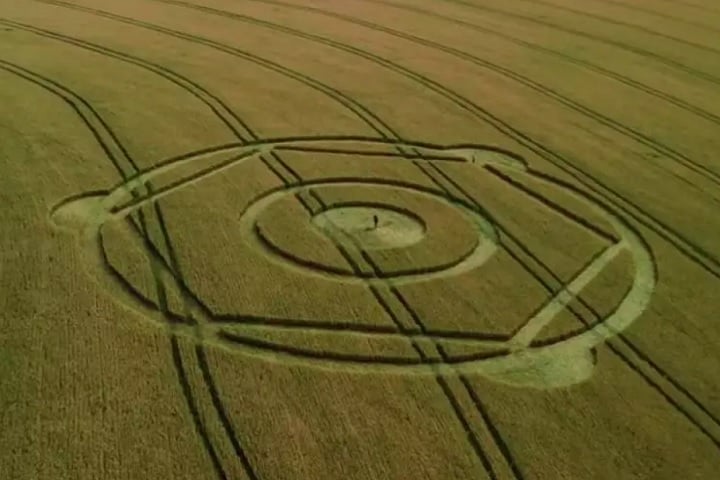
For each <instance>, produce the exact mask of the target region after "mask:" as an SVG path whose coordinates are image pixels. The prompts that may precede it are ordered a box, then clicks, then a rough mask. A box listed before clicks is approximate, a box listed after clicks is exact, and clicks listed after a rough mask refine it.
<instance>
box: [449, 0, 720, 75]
mask: <svg viewBox="0 0 720 480" xmlns="http://www.w3.org/2000/svg"><path fill="white" fill-rule="evenodd" d="M441 1H443V2H447V3H454V4H457V5H463V6H465V7H468V8H470V9H472V10H479V11H485V12H490V13H494V14H496V15H500V16H505V17H509V18H514V19H516V20H521V21H524V22H529V23H534V24H537V25H542V26H543V27H547V28H550V29H552V30H557V31H561V32H565V33H569V34H571V35H575V36H578V37H583V38H587V39H589V40H593V41H596V42H599V43H604V44H606V45H610V46H612V47H615V48H619V49H620V50H625V51H627V52H631V53H634V54H636V55H639V56H641V57H644V58H648V59H650V60H654V61H656V62H659V63H662V64H664V65H667V66H669V67H671V68H674V69H676V70H678V71H681V72H685V73H687V74H689V75H690V76H692V77H695V78H699V79H702V80H705V81H707V82H710V83H713V84H715V85H720V77H717V76H715V75H713V74H710V73H707V72H703V71H701V70H697V69H696V68H693V67H690V66H688V65H685V64H684V63H682V62H678V61H677V60H672V59H670V58H667V57H664V56H662V55H659V54H657V53H655V52H652V51H650V50H645V49H643V48H640V47H635V46H632V45H628V44H626V43H623V42H620V41H618V40H613V39H609V38H605V37H602V36H599V35H594V34H591V33H587V32H584V31H582V30H576V29H573V28H569V27H565V26H563V25H558V24H557V23H552V22H548V21H545V20H542V19H539V18H535V17H532V16H527V15H521V14H519V13H515V12H509V11H507V10H498V9H495V8H492V7H488V6H485V5H479V4H477V3H472V2H468V1H465V0H441Z"/></svg>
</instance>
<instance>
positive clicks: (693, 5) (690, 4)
mask: <svg viewBox="0 0 720 480" xmlns="http://www.w3.org/2000/svg"><path fill="white" fill-rule="evenodd" d="M662 1H663V2H666V3H668V2H669V3H672V4H677V5H685V6H687V7H690V8H695V9H697V10H703V11H705V12H708V13H720V9H719V8H710V7H708V6H707V5H699V4H697V3H694V2H687V1H684V0H662Z"/></svg>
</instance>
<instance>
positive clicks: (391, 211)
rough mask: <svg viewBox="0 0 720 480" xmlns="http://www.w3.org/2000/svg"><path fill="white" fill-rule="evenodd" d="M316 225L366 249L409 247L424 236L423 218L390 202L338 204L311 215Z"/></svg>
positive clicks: (334, 236) (329, 234)
mask: <svg viewBox="0 0 720 480" xmlns="http://www.w3.org/2000/svg"><path fill="white" fill-rule="evenodd" d="M312 222H313V225H315V226H316V227H317V228H319V229H320V230H322V231H323V233H325V234H326V235H328V236H329V237H330V238H332V239H335V240H349V241H351V242H352V243H354V244H355V245H357V246H358V247H360V248H362V249H364V250H385V249H390V248H402V247H408V246H410V245H413V244H415V243H418V242H420V241H421V240H422V239H423V237H424V236H425V224H424V223H423V221H422V220H421V219H420V218H419V217H417V216H415V215H413V214H410V213H409V212H403V211H401V210H400V209H395V208H389V207H387V206H379V205H377V206H374V205H364V206H335V207H332V208H330V209H328V210H325V211H324V212H322V213H319V214H317V215H315V216H314V217H313V219H312Z"/></svg>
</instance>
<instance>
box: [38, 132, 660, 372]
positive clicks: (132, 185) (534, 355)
mask: <svg viewBox="0 0 720 480" xmlns="http://www.w3.org/2000/svg"><path fill="white" fill-rule="evenodd" d="M324 141H326V140H325V139H323V138H322V137H320V138H307V139H300V140H298V139H295V140H292V141H291V142H286V141H272V140H267V141H263V142H257V143H255V144H249V145H231V146H225V147H222V148H219V149H216V150H215V151H213V152H208V151H204V152H199V153H197V154H189V155H186V156H184V157H182V158H180V159H177V160H174V161H172V162H163V163H161V164H159V166H156V167H154V168H151V169H149V170H147V171H145V172H142V173H141V174H139V175H137V176H136V177H134V178H132V179H130V180H128V181H127V182H125V183H124V184H122V185H120V186H119V187H117V188H115V189H114V190H112V191H110V192H108V193H107V194H103V195H99V194H93V195H89V196H81V197H79V198H73V199H70V200H68V201H66V202H64V203H63V204H61V205H60V206H58V207H57V208H56V209H55V210H54V211H53V215H52V217H53V220H54V221H55V222H56V223H57V224H59V226H62V227H65V228H70V229H73V230H74V231H76V232H78V233H79V238H80V239H81V243H82V244H83V247H84V249H85V251H87V252H90V255H89V256H90V258H91V261H90V262H89V263H90V264H91V270H92V269H93V267H92V265H95V266H97V265H99V264H101V263H102V262H101V261H100V258H99V257H102V256H103V252H102V246H101V242H98V241H97V239H98V238H99V236H100V232H101V230H102V228H103V225H104V224H106V223H107V222H110V221H118V220H122V219H124V218H126V217H127V216H128V215H130V214H131V213H132V212H134V211H136V210H137V209H139V208H141V207H142V206H143V205H146V204H148V203H152V202H155V201H157V200H158V199H159V198H160V197H162V196H164V195H168V194H171V193H173V192H175V191H177V190H180V189H182V188H183V187H184V186H185V185H187V184H190V183H194V182H197V181H200V180H202V177H203V175H210V174H212V173H213V172H214V171H215V170H211V171H208V172H207V173H204V174H202V175H197V174H195V175H191V176H189V177H187V179H183V178H181V179H179V180H176V181H174V182H172V185H173V187H172V188H171V189H160V190H158V191H155V192H150V191H148V192H146V193H144V194H143V195H141V196H139V197H137V195H136V197H135V198H131V196H130V194H129V192H131V191H137V190H139V189H142V188H143V187H144V186H145V185H146V184H147V183H148V182H150V181H151V180H153V179H154V178H156V177H158V176H161V175H166V176H167V175H171V174H172V173H173V170H174V169H175V168H176V167H179V166H185V165H188V164H193V163H196V164H197V165H198V168H199V167H201V166H202V164H203V162H202V161H203V160H205V159H208V158H209V157H212V156H213V155H214V154H217V153H223V154H227V153H231V154H234V156H233V159H232V161H230V162H226V164H225V165H223V166H222V167H219V168H231V167H232V166H234V165H237V164H239V163H242V162H245V161H248V160H252V159H256V158H258V157H259V156H260V155H263V154H267V153H270V152H272V151H273V150H275V149H280V148H282V147H283V146H285V144H286V143H291V144H292V145H295V146H296V147H298V148H302V147H303V146H306V145H316V144H322V143H323V142H324ZM367 142H368V143H371V144H377V145H379V146H381V147H388V148H397V147H398V146H403V147H405V148H415V149H423V151H424V152H425V153H426V154H435V155H436V156H444V158H445V159H446V160H422V156H421V157H420V160H418V161H427V162H432V161H438V162H440V161H453V162H460V163H462V164H463V165H465V166H466V168H482V169H488V168H489V169H497V170H505V171H512V172H513V173H515V174H521V175H527V176H531V177H534V178H535V179H536V180H539V181H541V182H543V183H545V184H548V185H550V186H552V187H553V188H560V189H564V190H566V191H567V193H569V194H571V195H572V196H574V197H575V198H577V199H578V200H579V201H581V202H583V203H585V204H586V205H587V206H589V207H590V208H591V209H592V210H593V211H594V212H595V213H597V214H599V215H600V216H602V217H603V218H604V219H605V220H606V221H607V222H608V224H610V225H611V226H612V227H613V228H614V230H615V233H616V235H617V237H618V238H619V239H620V240H619V242H617V243H616V244H615V245H613V246H611V247H610V248H608V249H607V250H606V251H605V252H604V253H602V254H601V255H600V256H599V257H598V258H597V259H595V260H594V261H593V262H591V263H590V264H589V265H588V266H587V267H586V268H585V270H584V271H582V272H581V273H580V274H579V275H578V276H576V277H575V279H573V281H571V282H570V283H569V284H568V285H566V286H565V288H564V289H563V290H562V291H560V292H558V293H557V294H555V296H554V297H553V298H551V299H550V301H549V302H548V303H547V304H545V305H543V306H539V307H538V310H537V312H536V313H535V314H534V315H533V317H532V318H530V319H528V321H527V322H526V324H525V326H524V327H523V328H521V329H520V331H519V332H517V333H516V334H515V335H514V336H513V337H512V338H511V339H510V340H483V341H482V344H483V346H484V347H488V346H489V347H491V350H492V351H493V353H492V354H490V355H488V354H487V348H486V350H485V352H484V353H478V354H477V355H473V354H470V355H464V356H462V357H448V356H446V357H444V358H443V359H442V361H437V360H431V359H428V358H423V357H422V356H421V357H420V358H417V359H407V360H403V361H402V362H398V361H397V359H390V358H385V357H383V356H372V357H364V358H358V357H357V356H352V355H346V356H343V355H342V354H339V355H334V356H326V355H323V353H322V352H319V351H316V350H313V349H312V348H308V347H302V346H301V347H298V348H293V349H292V350H287V349H284V350H283V349H282V348H280V346H279V345H275V344H273V343H272V342H266V343H264V344H258V343H257V342H251V341H248V339H247V338H243V337H242V336H237V335H235V336H232V335H227V332H224V330H223V328H224V326H223V324H222V322H220V321H217V319H213V318H211V317H212V314H211V313H209V312H207V311H206V310H203V309H202V308H201V306H200V305H195V308H194V311H192V314H193V316H194V317H195V318H196V319H198V318H199V319H201V320H204V321H202V322H200V323H201V326H200V327H193V328H190V327H188V328H187V331H185V330H183V329H184V327H186V326H183V325H174V326H173V328H174V332H176V333H178V334H183V333H185V334H187V335H189V336H193V337H194V338H196V340H197V341H199V342H206V343H211V344H216V345H218V346H220V347H222V348H230V349H233V350H240V351H243V352H246V353H248V354H251V355H256V356H260V357H263V358H266V359H268V360H272V361H282V362H296V363H300V364H306V365H310V366H316V367H325V368H349V369H355V370H379V371H390V370H393V371H398V372H405V373H414V374H423V373H438V372H440V373H458V372H474V373H478V374H481V375H485V376H488V377H492V378H495V379H497V380H498V381H507V382H510V383H522V384H527V385H533V384H538V385H540V384H542V385H560V384H567V383H574V382H577V381H580V380H582V379H584V378H587V377H588V376H589V375H590V374H591V372H592V368H593V357H592V354H591V352H592V349H593V348H595V347H596V346H597V345H598V344H600V343H602V342H604V341H606V340H607V339H609V338H611V337H613V336H615V335H617V334H618V333H620V332H622V331H623V330H625V329H626V328H627V327H628V326H629V325H630V324H631V323H632V322H633V321H634V320H635V319H636V318H637V317H638V316H639V315H640V314H641V313H642V311H643V310H644V309H645V307H646V306H647V304H648V302H649V299H650V296H651V295H652V290H653V288H654V284H655V273H654V268H653V263H652V259H651V257H650V253H649V251H648V249H647V248H646V246H645V244H644V242H643V241H642V239H641V238H640V237H639V236H638V235H637V234H636V233H635V232H634V230H633V229H631V228H630V227H629V226H628V225H627V224H626V223H625V222H624V221H623V220H622V219H621V218H619V217H617V216H616V215H614V214H613V213H612V212H611V211H609V210H608V209H607V208H605V207H604V206H602V205H601V204H600V203H598V202H595V201H594V200H593V199H591V198H590V197H588V196H586V195H584V194H582V193H581V192H578V191H576V190H574V189H573V188H572V187H571V186H568V185H564V184H562V183H561V182H558V181H555V180H552V179H549V178H548V177H546V176H535V175H534V173H533V172H532V171H531V170H529V169H528V168H527V167H526V166H525V164H524V163H523V162H521V161H519V160H518V159H517V158H516V157H514V156H513V155H512V154H510V153H507V154H503V153H502V152H498V151H497V150H496V149H494V150H489V149H486V148H484V147H482V146H476V147H464V148H462V149H456V148H452V147H443V146H432V145H428V144H424V143H422V144H421V143H417V144H413V143H410V142H408V143H403V144H402V145H397V144H393V143H389V142H386V141H380V140H378V141H369V140H368V141H367ZM336 143H337V142H336ZM377 145H376V146H377ZM394 161H402V159H398V160H394ZM358 185H363V186H371V187H373V188H376V189H379V190H387V191H404V192H406V193H409V194H411V195H416V196H419V197H424V198H426V199H430V200H432V201H433V202H438V203H439V204H442V205H444V206H446V207H452V208H453V209H455V210H457V211H458V212H459V213H460V214H461V215H462V216H463V218H464V219H465V220H466V221H467V222H468V223H469V224H470V225H472V227H473V229H474V232H475V234H476V241H475V242H474V248H472V249H471V250H470V251H469V252H465V253H463V252H460V253H459V254H458V257H457V259H456V260H455V261H453V262H451V263H450V264H442V265H430V266H427V267H426V268H424V269H423V270H422V271H417V272H404V273H403V272H399V273H392V272H391V273H378V274H376V275H371V276H367V275H362V274H359V272H355V273H346V272H337V271H332V270H331V269H329V268H325V267H323V266H322V265H307V264H304V263H302V262H301V261H298V260H297V258H296V257H295V256H294V255H293V254H292V252H287V251H283V250H281V249H278V248H273V246H272V245H271V244H270V243H269V242H268V241H267V239H264V237H263V235H262V232H261V231H260V230H259V229H258V227H257V218H258V217H259V216H260V215H262V212H263V211H264V210H265V209H267V208H268V207H270V206H271V205H273V203H274V202H277V201H279V200H280V199H283V198H286V197H287V196H290V195H297V194H300V193H303V192H309V191H310V190H311V189H313V188H315V187H323V186H324V187H327V186H332V187H333V188H344V187H348V188H349V187H357V186H358ZM309 223H310V224H311V227H312V228H315V229H317V230H318V231H319V232H320V233H321V234H323V235H325V236H327V237H328V238H329V239H330V240H331V241H332V242H333V243H335V244H337V245H340V246H343V245H346V246H350V247H352V246H355V247H357V248H358V249H359V250H361V251H373V250H388V249H396V250H402V249H403V248H408V247H410V246H412V245H414V244H417V243H418V242H421V241H423V238H424V236H425V235H426V233H427V232H426V226H425V225H424V222H423V219H422V212H412V211H406V210H403V209H402V208H399V207H397V206H393V205H392V204H389V203H382V202H377V201H375V202H373V201H371V200H370V199H368V201H364V202H354V203H349V204H340V205H331V206H329V207H327V208H325V209H324V210H323V211H321V212H320V213H317V214H316V215H314V216H313V217H312V218H310V219H309ZM240 226H241V235H242V239H243V241H245V242H248V243H249V244H250V245H251V246H253V248H255V249H256V250H257V252H258V253H259V254H262V255H264V256H265V257H266V258H267V259H268V260H269V261H272V262H275V263H277V264H278V265H281V266H282V267H284V268H288V269H291V270H294V271H296V272H297V273H299V274H302V275H308V276H315V277H319V278H322V279H325V280H328V281H333V282H342V283H346V284H368V285H371V286H372V285H373V284H375V285H385V286H388V287H390V288H394V287H396V286H398V285H403V284H409V283H417V282H431V281H434V280H439V279H442V278H446V277H448V276H453V275H459V274H461V273H465V272H469V271H472V270H474V269H477V268H482V265H483V263H484V262H486V261H487V260H488V259H489V258H490V257H492V255H493V254H494V253H495V252H496V251H497V250H498V248H500V245H499V233H498V228H497V226H496V225H495V224H494V223H493V221H492V219H491V218H490V217H489V216H488V215H486V212H483V211H481V210H480V209H478V208H477V207H476V206H473V205H472V204H470V203H468V202H466V201H463V200H461V199H459V198H455V197H452V196H450V195H443V194H441V193H438V192H437V191H434V190H432V189H429V188H425V187H421V186H418V185H412V184H408V183H403V182H400V181H395V180H390V179H332V178H331V179H322V180H302V181H300V182H299V183H297V184H294V185H289V186H285V187H282V188H276V189H273V190H270V191H268V192H265V193H264V194H262V195H260V196H259V197H257V198H255V200H254V201H253V202H251V204H250V205H248V206H247V208H245V210H244V211H243V213H242V215H241V218H240ZM98 245H100V246H99V247H98ZM623 250H627V251H629V252H630V253H631V256H632V261H633V263H634V267H635V276H634V279H633V283H632V285H631V287H630V289H629V290H628V292H627V294H626V296H625V297H624V298H623V299H622V301H621V302H620V303H619V304H618V305H617V306H616V308H615V309H614V310H613V311H612V313H611V314H610V315H608V316H607V318H605V319H604V320H603V321H602V322H600V323H598V324H596V325H594V326H592V327H590V328H587V329H586V330H584V331H582V332H580V333H578V334H576V335H573V336H570V337H569V338H565V337H562V338H559V339H557V340H555V341H551V342H549V343H545V344H543V345H541V346H531V345H530V344H531V341H532V339H533V338H534V337H535V336H536V335H537V333H538V331H539V329H540V328H542V326H544V325H545V324H547V323H548V322H549V321H551V320H552V319H553V318H554V316H556V315H557V314H558V313H559V312H560V311H562V310H563V309H564V308H565V307H566V306H567V304H568V303H569V302H570V301H571V300H572V299H573V298H574V297H575V296H576V295H577V294H578V292H579V291H580V290H582V288H583V287H584V286H585V285H587V283H589V282H590V281H591V280H592V278H594V277H595V276H596V275H597V274H598V273H599V272H600V271H601V270H602V269H603V268H604V267H605V266H606V265H607V263H609V261H610V260H611V259H612V258H614V257H615V256H616V255H617V254H618V253H619V252H620V251H623ZM93 259H94V260H93ZM157 267H158V268H160V269H164V270H165V272H164V273H165V275H166V276H167V277H168V278H172V277H173V273H172V271H171V270H170V269H168V268H167V266H163V265H162V264H161V263H160V264H159V265H158V266H157ZM94 275H95V276H96V277H103V276H105V277H106V276H107V275H106V273H104V272H102V271H99V270H98V269H97V268H95V269H94ZM106 281H107V279H106ZM179 288H182V286H180V287H179ZM130 297H131V295H126V296H125V298H124V303H126V304H133V305H132V307H133V308H135V309H136V310H139V311H141V313H144V314H145V315H146V316H150V317H154V318H155V319H157V320H158V321H166V319H163V318H160V317H158V315H157V312H156V311H153V309H152V308H149V307H148V306H147V305H144V306H141V305H139V304H138V302H137V301H135V302H133V300H132V298H130ZM191 310H192V309H191ZM269 328H272V325H270V327H269ZM332 333H335V334H337V335H366V336H367V335H370V336H372V334H370V333H367V332H365V333H358V332H353V331H352V329H349V330H348V331H341V330H338V331H335V332H332ZM376 336H377V338H381V337H383V338H387V337H397V336H400V337H403V338H406V339H407V340H408V341H410V342H413V343H414V342H415V341H417V340H419V339H421V338H424V339H425V340H428V341H430V342H436V341H437V340H438V338H436V337H435V336H433V334H428V333H422V332H420V333H418V332H406V331H397V332H377V335H376ZM467 340H468V341H471V342H472V341H473V340H472V338H468V339H467Z"/></svg>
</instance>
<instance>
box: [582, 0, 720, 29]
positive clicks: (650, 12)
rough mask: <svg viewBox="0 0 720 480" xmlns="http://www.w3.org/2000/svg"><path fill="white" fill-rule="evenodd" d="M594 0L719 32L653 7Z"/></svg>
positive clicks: (613, 0)
mask: <svg viewBox="0 0 720 480" xmlns="http://www.w3.org/2000/svg"><path fill="white" fill-rule="evenodd" d="M596 1H598V2H600V3H606V4H609V5H615V6H618V7H623V8H627V9H628V10H635V11H636V12H641V13H647V14H649V15H653V16H656V17H659V18H664V19H667V20H672V21H674V22H679V23H684V24H685V25H689V26H691V27H695V28H700V29H703V30H708V31H711V32H720V29H717V28H714V27H711V26H710V25H707V24H704V23H696V22H691V21H690V20H686V19H684V18H679V17H675V16H673V15H668V14H666V13H662V12H659V11H657V10H653V9H650V8H643V7H639V6H637V5H633V4H631V3H628V2H619V1H617V0H596ZM673 3H674V4H676V5H690V6H694V5H692V4H688V3H685V2H682V1H673ZM695 7H696V8H697V6H695ZM700 8H702V7H700ZM708 11H709V12H712V11H713V10H708Z"/></svg>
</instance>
